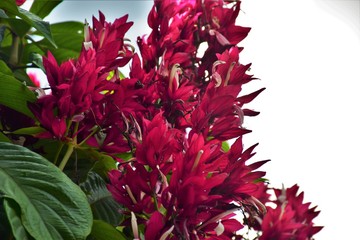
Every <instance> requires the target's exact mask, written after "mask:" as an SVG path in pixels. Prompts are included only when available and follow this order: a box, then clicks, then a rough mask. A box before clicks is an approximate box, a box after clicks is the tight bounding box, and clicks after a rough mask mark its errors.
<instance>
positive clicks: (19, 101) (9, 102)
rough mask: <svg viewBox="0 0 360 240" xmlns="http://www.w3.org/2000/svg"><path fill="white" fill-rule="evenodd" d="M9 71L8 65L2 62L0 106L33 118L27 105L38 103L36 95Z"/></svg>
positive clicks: (0, 67)
mask: <svg viewBox="0 0 360 240" xmlns="http://www.w3.org/2000/svg"><path fill="white" fill-rule="evenodd" d="M9 71H10V72H11V70H10V69H9V68H8V67H7V65H6V63H5V62H3V61H1V60H0V89H1V94H0V104H3V105H5V106H7V107H9V108H12V109H14V110H16V111H18V112H21V113H23V114H25V115H27V116H29V117H32V118H33V114H32V112H31V111H30V110H29V108H28V107H27V103H28V102H35V101H36V97H35V95H34V93H33V92H31V91H30V90H29V89H28V88H27V87H26V86H25V85H24V84H22V83H21V82H19V81H18V80H17V79H16V78H15V77H13V76H12V75H10V73H9Z"/></svg>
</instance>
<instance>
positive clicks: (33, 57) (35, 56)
mask: <svg viewBox="0 0 360 240" xmlns="http://www.w3.org/2000/svg"><path fill="white" fill-rule="evenodd" d="M30 61H31V62H32V63H33V64H35V65H36V66H38V67H39V68H40V69H41V70H42V71H43V72H45V68H44V64H43V58H42V56H41V55H40V54H39V53H36V52H32V53H31V54H30Z"/></svg>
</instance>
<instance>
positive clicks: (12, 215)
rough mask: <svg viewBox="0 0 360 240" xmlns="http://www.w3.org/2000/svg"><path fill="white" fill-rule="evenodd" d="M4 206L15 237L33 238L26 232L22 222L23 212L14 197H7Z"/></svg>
mask: <svg viewBox="0 0 360 240" xmlns="http://www.w3.org/2000/svg"><path fill="white" fill-rule="evenodd" d="M4 208H5V211H6V215H7V219H8V220H9V222H10V225H11V229H12V232H13V235H14V237H15V239H22V240H30V239H33V238H31V237H30V236H29V234H28V233H27V232H26V229H25V228H24V226H23V225H22V223H21V212H20V207H19V205H18V204H17V203H16V202H15V201H14V200H13V199H11V198H5V199H4Z"/></svg>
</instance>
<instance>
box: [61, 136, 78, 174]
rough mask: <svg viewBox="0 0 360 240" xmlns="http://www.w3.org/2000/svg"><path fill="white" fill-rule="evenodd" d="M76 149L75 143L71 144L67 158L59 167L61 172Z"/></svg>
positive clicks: (67, 151) (65, 157) (64, 158)
mask: <svg viewBox="0 0 360 240" xmlns="http://www.w3.org/2000/svg"><path fill="white" fill-rule="evenodd" d="M74 147H75V145H74V144H73V143H70V145H69V147H68V149H67V150H66V153H65V156H64V157H63V159H62V160H61V163H60V165H59V169H60V170H61V171H63V170H64V168H65V166H66V164H67V162H68V161H69V159H70V156H71V154H72V153H73V151H74Z"/></svg>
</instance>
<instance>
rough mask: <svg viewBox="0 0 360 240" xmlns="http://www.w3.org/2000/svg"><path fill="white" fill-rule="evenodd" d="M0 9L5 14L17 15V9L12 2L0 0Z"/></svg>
mask: <svg viewBox="0 0 360 240" xmlns="http://www.w3.org/2000/svg"><path fill="white" fill-rule="evenodd" d="M0 8H1V9H3V10H5V12H8V13H12V14H14V15H17V14H18V13H19V10H18V7H17V6H16V3H15V1H14V0H1V1H0Z"/></svg>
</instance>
